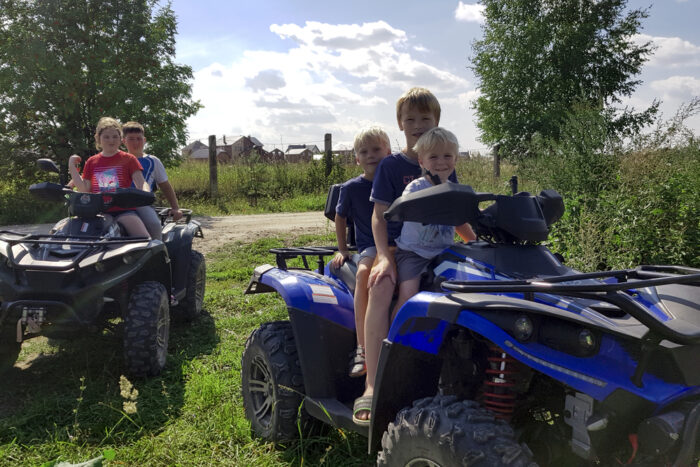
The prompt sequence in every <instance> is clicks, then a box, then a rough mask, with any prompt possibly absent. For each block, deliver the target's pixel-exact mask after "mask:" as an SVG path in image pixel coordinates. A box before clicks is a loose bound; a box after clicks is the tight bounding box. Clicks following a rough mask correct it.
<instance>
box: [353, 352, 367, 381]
mask: <svg viewBox="0 0 700 467" xmlns="http://www.w3.org/2000/svg"><path fill="white" fill-rule="evenodd" d="M350 356H351V358H350V371H349V375H350V377H351V378H359V377H360V376H364V375H366V374H367V365H366V364H365V348H364V347H362V346H361V345H358V346H357V348H356V349H355V351H354V352H352V353H351V354H350Z"/></svg>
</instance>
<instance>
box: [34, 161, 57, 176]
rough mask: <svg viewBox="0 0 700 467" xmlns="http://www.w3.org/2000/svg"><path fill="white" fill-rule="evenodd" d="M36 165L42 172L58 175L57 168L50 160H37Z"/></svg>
mask: <svg viewBox="0 0 700 467" xmlns="http://www.w3.org/2000/svg"><path fill="white" fill-rule="evenodd" d="M36 164H37V165H38V166H39V169H41V170H43V171H44V172H56V173H60V171H59V170H58V166H57V165H56V163H55V162H54V161H52V160H51V159H46V158H41V159H37V161H36Z"/></svg>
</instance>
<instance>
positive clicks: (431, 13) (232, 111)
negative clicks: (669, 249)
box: [171, 0, 700, 152]
mask: <svg viewBox="0 0 700 467" xmlns="http://www.w3.org/2000/svg"><path fill="white" fill-rule="evenodd" d="M171 6H172V8H173V10H174V12H175V15H176V16H177V18H178V34H177V37H176V41H177V42H176V62H177V63H179V64H186V65H189V66H191V67H192V69H193V72H194V81H193V89H192V91H193V98H194V99H196V100H199V101H200V103H201V104H202V105H203V106H204V107H203V108H202V109H201V110H200V111H199V112H198V113H197V114H196V115H195V116H193V117H191V118H190V119H189V120H188V121H187V127H188V132H189V136H190V140H194V139H203V141H204V142H206V138H207V137H208V136H209V135H212V134H214V135H217V137H220V136H221V135H250V136H254V137H256V138H257V139H258V140H260V141H261V142H262V143H263V144H264V145H265V148H266V149H268V150H270V149H272V148H274V147H280V148H282V149H285V148H286V147H287V145H289V144H316V145H317V146H319V148H321V149H322V148H323V139H324V134H325V133H331V134H332V139H333V147H334V149H335V148H351V147H352V141H353V138H354V135H355V133H356V132H357V131H358V130H360V129H361V128H364V127H367V126H370V125H379V126H381V127H383V128H384V129H385V130H386V131H387V133H388V134H389V138H390V140H391V143H392V148H393V149H399V148H400V147H402V146H403V144H404V142H405V140H404V137H403V134H402V133H401V132H400V131H399V129H398V126H397V123H396V110H395V103H396V100H397V99H398V97H399V96H400V95H401V94H402V93H403V92H405V91H406V90H408V89H410V88H411V87H414V86H421V87H426V88H428V89H430V90H431V91H432V92H433V93H434V94H435V95H436V97H437V98H438V100H439V101H440V105H441V107H442V117H441V121H440V126H443V127H445V128H447V129H449V130H451V131H453V132H454V133H455V134H456V135H457V137H458V139H459V141H460V149H461V150H462V151H481V152H485V151H487V150H488V148H487V147H486V145H484V144H483V143H482V142H480V141H479V131H478V129H477V127H476V124H475V120H476V117H475V115H474V112H473V110H472V108H471V102H472V100H473V99H474V98H475V97H476V96H478V95H479V87H478V85H479V83H478V80H477V79H476V77H475V76H474V73H473V72H472V69H471V66H472V64H471V57H472V56H473V52H472V43H473V42H474V41H475V40H478V39H480V38H481V37H482V30H481V26H482V22H483V16H482V13H481V12H482V8H481V6H480V5H479V4H478V3H477V2H470V1H466V2H463V1H459V0H457V1H454V0H432V1H431V2H415V1H410V0H404V1H397V0H374V1H369V0H353V1H350V2H348V1H344V2H339V1H333V0H330V1H329V0H325V1H319V0H293V1H292V0H257V1H246V2H243V1H234V2H221V1H214V0H198V1H192V0H172V3H171ZM627 7H628V8H629V9H635V8H647V7H648V8H649V17H648V18H647V19H646V20H644V22H643V23H642V29H641V31H640V35H639V37H637V38H636V40H640V41H646V40H650V41H652V42H653V43H654V44H655V45H656V47H657V48H656V50H655V52H654V55H653V56H652V57H651V59H650V60H649V61H648V62H647V63H646V64H645V66H644V68H643V70H642V73H641V74H640V75H639V78H640V79H641V80H642V81H643V83H642V84H641V85H640V86H638V87H637V90H636V91H635V93H634V94H633V95H632V96H631V97H630V98H629V99H625V100H624V101H623V103H624V104H625V105H629V106H632V107H635V108H636V109H638V110H642V109H645V108H647V107H648V106H649V105H650V104H651V102H652V101H653V100H654V99H659V100H660V101H661V102H662V104H661V111H662V113H663V116H664V117H666V118H670V117H672V116H673V115H674V114H675V113H676V111H677V110H678V108H679V106H680V105H682V104H683V103H687V102H689V101H690V99H691V98H692V97H693V96H698V95H700V74H699V72H700V28H698V27H697V21H698V18H700V0H646V1H641V0H629V1H628V3H627ZM689 124H690V125H689V126H690V127H691V128H693V129H694V130H695V131H696V132H697V130H698V129H700V118H697V117H695V118H693V119H692V120H691V121H690V122H689Z"/></svg>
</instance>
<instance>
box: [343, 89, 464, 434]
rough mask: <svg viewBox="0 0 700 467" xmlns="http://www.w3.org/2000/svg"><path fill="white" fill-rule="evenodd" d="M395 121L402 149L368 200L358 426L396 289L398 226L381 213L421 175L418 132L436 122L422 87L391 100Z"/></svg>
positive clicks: (435, 109) (433, 104) (383, 168)
mask: <svg viewBox="0 0 700 467" xmlns="http://www.w3.org/2000/svg"><path fill="white" fill-rule="evenodd" d="M396 120H397V122H398V124H399V129H400V130H401V131H402V132H403V133H404V136H405V137H406V146H405V148H404V149H403V150H402V151H401V152H398V153H394V154H391V155H390V156H388V157H386V158H385V159H384V160H383V161H382V163H381V164H379V167H378V168H377V173H376V174H375V177H374V181H373V182H372V192H371V195H370V200H371V201H373V202H374V211H373V213H372V233H373V236H374V243H375V246H376V248H377V257H376V260H375V262H374V266H372V269H371V271H370V274H369V279H368V282H367V285H368V287H369V297H368V301H367V314H366V317H365V352H366V365H367V382H366V385H365V392H364V394H363V395H362V396H361V397H359V398H357V399H356V400H355V404H354V406H353V421H354V422H355V423H357V424H359V425H369V419H370V411H371V408H372V394H373V393H374V380H375V376H376V374H377V364H378V362H379V351H380V350H381V345H382V340H383V339H384V338H385V337H386V336H387V334H388V332H389V320H390V314H391V313H390V310H389V308H390V306H391V300H392V297H393V294H394V289H395V287H396V262H395V260H394V249H395V242H394V239H395V238H396V237H398V236H399V234H400V233H401V223H400V222H388V223H387V221H386V220H384V212H385V211H386V210H387V209H388V208H389V206H390V205H391V203H393V202H394V200H395V199H396V198H398V197H399V196H401V194H402V193H403V190H404V188H405V187H406V185H408V184H409V183H411V182H412V181H413V180H415V179H417V178H419V177H421V176H422V171H421V167H420V165H419V164H418V154H416V152H415V151H414V150H413V147H414V146H415V144H416V142H417V141H418V138H420V137H421V135H422V134H423V133H425V132H426V131H428V130H430V129H431V128H434V127H436V126H438V124H439V123H440V103H439V102H438V100H437V98H436V97H435V95H433V93H431V92H430V91H429V90H427V89H425V88H412V89H409V90H408V91H407V92H406V93H405V94H404V95H402V96H401V97H400V98H399V100H398V101H397V102H396ZM450 180H452V181H454V182H456V181H457V177H456V176H455V174H454V173H452V174H451V175H450Z"/></svg>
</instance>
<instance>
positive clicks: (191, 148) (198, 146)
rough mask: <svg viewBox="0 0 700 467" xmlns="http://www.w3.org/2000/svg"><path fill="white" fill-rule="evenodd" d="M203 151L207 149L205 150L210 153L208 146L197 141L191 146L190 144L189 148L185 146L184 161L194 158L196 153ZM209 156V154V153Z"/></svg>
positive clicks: (183, 150) (183, 149) (183, 151)
mask: <svg viewBox="0 0 700 467" xmlns="http://www.w3.org/2000/svg"><path fill="white" fill-rule="evenodd" d="M201 149H205V150H207V151H209V146H207V145H206V144H204V143H202V142H201V141H199V140H195V141H193V142H191V143H190V144H188V145H187V146H185V147H184V148H182V157H183V158H184V159H187V158H188V157H192V155H193V154H194V153H195V152H196V151H199V150H201ZM207 154H208V152H207ZM207 157H209V156H207Z"/></svg>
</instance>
